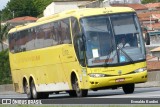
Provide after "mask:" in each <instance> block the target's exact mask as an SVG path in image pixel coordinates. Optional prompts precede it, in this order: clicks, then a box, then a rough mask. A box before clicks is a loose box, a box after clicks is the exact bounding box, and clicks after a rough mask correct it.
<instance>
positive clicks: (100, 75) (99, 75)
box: [89, 74, 106, 78]
mask: <svg viewBox="0 0 160 107" xmlns="http://www.w3.org/2000/svg"><path fill="white" fill-rule="evenodd" d="M89 76H90V77H95V78H98V77H105V76H106V75H105V74H89Z"/></svg>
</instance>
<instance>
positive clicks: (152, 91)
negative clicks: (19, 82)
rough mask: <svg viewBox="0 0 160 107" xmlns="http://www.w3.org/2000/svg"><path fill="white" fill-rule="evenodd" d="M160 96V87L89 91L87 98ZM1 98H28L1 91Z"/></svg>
mask: <svg viewBox="0 0 160 107" xmlns="http://www.w3.org/2000/svg"><path fill="white" fill-rule="evenodd" d="M139 97H140V98H146V97H149V98H160V87H151V88H135V91H134V93H133V94H124V92H123V90H122V89H116V90H98V91H89V93H88V96H87V97H86V98H139ZM0 98H27V96H26V95H25V94H19V93H15V92H3V93H2V92H1V93H0ZM59 98H70V97H69V95H68V94H67V93H63V92H62V93H60V94H50V96H49V99H59Z"/></svg>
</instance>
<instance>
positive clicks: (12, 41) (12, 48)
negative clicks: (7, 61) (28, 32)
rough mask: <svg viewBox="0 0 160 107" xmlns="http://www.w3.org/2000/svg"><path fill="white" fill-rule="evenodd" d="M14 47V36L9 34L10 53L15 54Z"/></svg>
mask: <svg viewBox="0 0 160 107" xmlns="http://www.w3.org/2000/svg"><path fill="white" fill-rule="evenodd" d="M14 45H15V39H14V34H9V49H10V52H12V53H14Z"/></svg>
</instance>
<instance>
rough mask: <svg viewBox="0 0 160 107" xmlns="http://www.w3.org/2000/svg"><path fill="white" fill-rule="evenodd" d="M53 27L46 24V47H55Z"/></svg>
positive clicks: (44, 30)
mask: <svg viewBox="0 0 160 107" xmlns="http://www.w3.org/2000/svg"><path fill="white" fill-rule="evenodd" d="M52 30H53V29H52V27H51V25H50V24H46V25H45V28H43V32H44V47H48V46H52V45H53V41H52V40H53V35H52Z"/></svg>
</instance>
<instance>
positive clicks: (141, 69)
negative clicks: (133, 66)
mask: <svg viewBox="0 0 160 107" xmlns="http://www.w3.org/2000/svg"><path fill="white" fill-rule="evenodd" d="M145 70H147V67H144V68H139V69H137V70H135V71H134V72H136V73H138V72H143V71H145Z"/></svg>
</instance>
